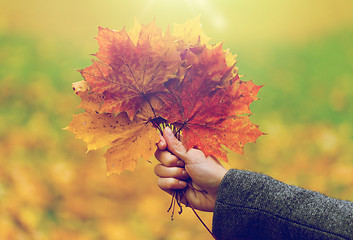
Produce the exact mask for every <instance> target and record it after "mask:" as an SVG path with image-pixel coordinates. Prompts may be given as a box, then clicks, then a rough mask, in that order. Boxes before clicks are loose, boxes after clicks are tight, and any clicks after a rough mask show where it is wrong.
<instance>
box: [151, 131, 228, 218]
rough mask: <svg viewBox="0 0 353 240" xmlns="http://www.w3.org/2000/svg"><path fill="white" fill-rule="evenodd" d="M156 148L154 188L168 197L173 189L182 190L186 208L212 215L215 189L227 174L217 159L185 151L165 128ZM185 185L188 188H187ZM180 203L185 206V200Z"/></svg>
mask: <svg viewBox="0 0 353 240" xmlns="http://www.w3.org/2000/svg"><path fill="white" fill-rule="evenodd" d="M157 146H158V149H157V151H156V152H155V156H156V158H157V160H158V161H160V162H161V164H159V165H157V166H156V167H155V173H156V175H157V176H159V177H160V178H159V179H158V182H157V184H158V186H159V187H160V188H161V189H162V190H164V191H166V192H167V193H169V194H172V193H173V190H174V189H184V188H186V190H185V197H186V198H187V202H188V203H189V204H190V205H192V206H193V207H194V208H195V209H198V210H201V211H209V212H213V210H214V207H215V203H216V199H217V191H218V187H219V184H220V183H221V181H222V179H223V177H224V175H225V174H226V172H227V170H226V169H225V168H224V167H223V166H222V165H221V163H220V162H219V161H218V160H217V159H215V158H213V157H211V156H209V157H206V156H205V154H204V153H203V152H202V151H200V150H197V149H190V150H189V151H187V149H186V148H185V147H184V146H183V144H182V143H181V142H180V141H179V140H178V139H177V138H175V136H174V134H173V132H172V131H171V129H170V128H168V127H167V128H165V129H164V132H163V137H161V140H160V142H159V143H158V144H157ZM166 149H168V150H169V151H167V150H166ZM187 182H188V183H189V184H191V186H192V187H190V186H189V187H187V186H188V183H187ZM193 188H195V189H198V191H197V190H195V189H193ZM181 202H182V203H184V204H186V201H185V199H182V200H181Z"/></svg>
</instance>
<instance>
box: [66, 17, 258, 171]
mask: <svg viewBox="0 0 353 240" xmlns="http://www.w3.org/2000/svg"><path fill="white" fill-rule="evenodd" d="M97 41H98V44H99V51H98V53H96V54H95V55H94V56H96V58H97V59H98V60H93V64H92V65H91V66H89V67H86V68H84V69H83V70H81V71H80V72H81V74H82V76H83V78H84V80H83V81H81V82H77V83H74V84H73V88H74V90H75V93H76V94H77V95H78V96H79V97H80V98H81V99H82V101H81V104H80V105H79V107H81V108H83V109H84V110H85V112H84V113H80V114H78V115H75V116H74V118H73V120H72V122H71V123H70V124H69V126H68V127H67V128H66V129H68V130H70V131H71V132H73V133H74V134H75V135H76V137H77V138H80V139H83V140H84V141H85V142H86V143H87V148H88V150H92V149H97V148H101V147H104V146H109V149H108V150H107V152H106V154H105V157H106V160H107V172H108V175H109V174H112V173H120V172H121V171H123V170H125V169H127V170H131V171H132V170H133V169H134V167H135V165H136V161H137V159H138V158H141V157H142V158H144V159H146V160H148V159H149V157H150V156H152V155H153V152H154V150H155V146H154V144H155V142H157V141H158V139H159V136H158V133H157V131H156V128H157V129H158V130H159V131H160V132H162V128H163V127H165V126H171V127H172V129H173V130H174V131H175V133H176V135H177V136H179V137H181V139H182V141H183V143H184V144H185V146H186V147H187V148H192V147H198V148H200V149H201V150H202V151H204V152H205V154H206V155H213V156H215V157H216V158H219V159H221V160H224V161H227V152H226V150H225V149H224V148H223V147H222V146H223V145H224V146H227V147H228V148H229V149H231V150H232V151H235V152H239V153H242V151H243V146H244V145H245V144H246V143H248V142H255V140H256V138H257V137H259V136H261V135H262V132H261V131H260V130H259V128H258V126H257V125H255V124H253V123H251V122H250V120H249V114H251V111H250V108H249V106H250V104H251V103H252V102H253V101H254V100H256V99H257V93H258V91H259V89H260V88H261V86H257V85H255V84H254V83H253V82H252V81H247V82H244V81H241V80H240V76H239V74H238V68H237V67H236V66H235V65H236V59H235V57H236V56H233V55H232V54H231V53H230V52H229V51H225V50H223V48H222V47H223V46H222V44H217V45H209V44H208V43H207V42H208V38H207V37H206V36H205V35H204V34H203V32H202V30H201V27H200V23H199V19H198V18H196V19H193V20H190V21H187V22H186V23H185V24H181V25H175V27H174V32H173V34H171V33H170V32H169V30H168V31H167V32H166V33H164V34H163V33H162V31H161V30H160V29H159V28H158V27H157V26H156V25H155V22H152V23H150V24H148V25H144V26H140V25H138V24H135V27H134V28H133V30H132V31H130V32H129V33H128V32H127V31H125V29H123V30H121V31H112V30H109V29H107V28H99V32H98V36H97ZM137 149H138V150H137Z"/></svg>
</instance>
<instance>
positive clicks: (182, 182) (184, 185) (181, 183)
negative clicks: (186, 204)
mask: <svg viewBox="0 0 353 240" xmlns="http://www.w3.org/2000/svg"><path fill="white" fill-rule="evenodd" d="M179 185H180V187H186V185H187V183H186V182H184V181H179Z"/></svg>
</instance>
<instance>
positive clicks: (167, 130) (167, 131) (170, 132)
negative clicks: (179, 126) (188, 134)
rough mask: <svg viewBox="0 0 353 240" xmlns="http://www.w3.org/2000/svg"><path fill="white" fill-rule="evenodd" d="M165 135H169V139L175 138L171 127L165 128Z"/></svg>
mask: <svg viewBox="0 0 353 240" xmlns="http://www.w3.org/2000/svg"><path fill="white" fill-rule="evenodd" d="M164 133H165V134H167V135H168V136H169V137H172V136H174V133H173V132H172V130H171V129H170V128H169V127H166V128H165V130H164Z"/></svg>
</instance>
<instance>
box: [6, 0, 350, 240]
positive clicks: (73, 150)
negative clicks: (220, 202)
mask: <svg viewBox="0 0 353 240" xmlns="http://www.w3.org/2000/svg"><path fill="white" fill-rule="evenodd" d="M198 15H200V16H201V18H200V19H201V23H202V26H203V29H204V32H205V33H206V35H208V36H209V37H211V43H217V42H219V41H223V42H224V47H225V48H229V49H230V51H231V52H232V53H233V54H238V57H237V58H238V61H239V62H238V67H239V71H240V74H244V75H246V76H245V77H244V78H243V79H245V80H251V79H252V80H253V81H254V82H255V83H256V84H258V85H262V84H264V85H265V86H264V87H263V88H262V89H261V90H260V92H259V97H260V98H261V100H260V101H256V102H254V103H253V104H252V105H251V109H252V111H253V115H252V116H251V118H252V121H253V122H254V123H256V124H259V125H260V129H261V130H262V131H263V132H265V133H267V134H268V135H266V136H262V137H260V138H259V139H258V141H257V143H256V144H248V145H246V147H245V153H244V155H238V154H234V153H230V155H229V156H230V162H229V165H228V167H234V168H240V169H248V170H253V171H258V172H263V173H265V174H268V175H271V176H273V177H275V178H277V179H280V180H282V181H284V182H286V183H289V184H295V185H299V186H301V187H305V188H309V189H312V190H316V191H320V192H322V193H324V194H327V195H329V196H331V197H336V198H341V199H347V200H353V157H352V156H353V147H352V146H353V129H352V120H353V111H352V103H353V101H352V99H353V98H352V97H353V1H351V0H335V1H334V0H321V1H319V0H311V1H306V0H297V1H288V0H284V1H280V0H268V1H261V0H233V1H226V0H217V1H216V0H213V1H212V0H140V1H139V0H130V1H118V0H102V1H82V0H76V1H68V0H62V1H44V0H32V1H24V0H23V1H21V0H1V1H0V239H79V240H80V239H160V240H162V239H168V240H169V239H191V238H192V239H194V240H197V239H210V237H209V235H208V233H207V232H206V230H204V229H203V227H202V226H201V224H200V223H199V222H198V221H197V219H196V218H195V217H194V216H193V214H192V213H191V212H190V211H189V209H187V210H185V213H183V214H182V215H181V216H178V217H176V219H175V220H174V221H173V222H171V221H170V216H169V214H168V213H166V209H167V207H168V205H169V201H170V197H169V196H167V195H166V194H164V193H162V192H161V191H160V190H159V189H158V187H157V186H156V184H155V180H156V177H155V176H154V175H153V166H154V164H155V161H153V164H149V163H146V162H140V163H139V164H138V167H137V169H136V171H135V173H133V174H132V173H123V174H121V175H120V176H118V175H114V176H111V177H106V170H105V162H104V158H103V156H102V154H103V152H102V151H94V152H90V153H88V154H86V153H85V151H86V146H85V144H84V143H83V142H82V141H80V140H76V139H74V136H73V135H71V134H70V133H69V132H66V131H63V130H62V128H63V127H65V126H67V125H68V123H69V122H70V121H71V119H72V114H73V113H76V112H78V111H79V110H77V109H76V106H77V105H78V104H79V102H80V99H79V98H78V97H77V96H76V95H74V94H73V91H72V88H71V83H72V82H76V81H80V80H82V78H81V75H80V74H79V73H78V72H77V71H75V69H82V68H84V67H86V66H88V65H90V64H91V58H92V57H91V56H90V55H89V54H92V53H95V52H96V51H97V50H98V45H97V43H96V41H95V40H94V37H95V36H96V34H97V28H98V26H103V27H109V28H112V29H117V30H120V29H122V27H123V26H126V27H127V28H130V27H132V26H133V23H134V19H135V18H136V19H137V20H138V21H139V22H140V23H149V22H151V21H152V20H153V19H155V20H156V23H157V25H159V26H161V27H162V29H163V30H166V29H167V26H168V25H170V26H171V27H172V26H173V23H183V22H185V20H187V19H190V18H194V17H196V16H198ZM201 215H202V217H203V218H204V219H205V220H206V222H207V224H208V225H209V226H210V225H211V221H212V214H208V213H202V214H201Z"/></svg>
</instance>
